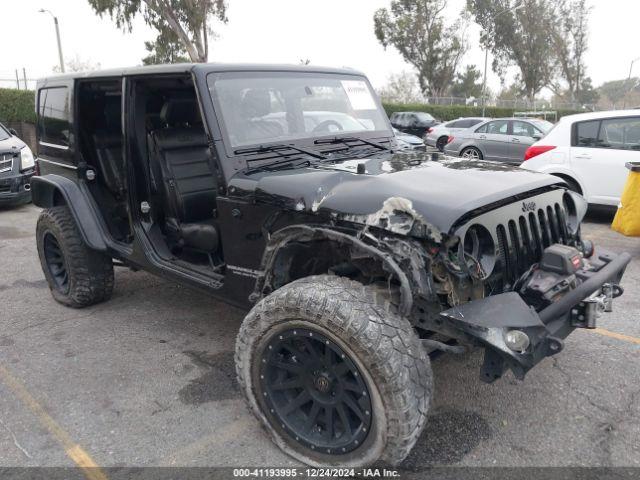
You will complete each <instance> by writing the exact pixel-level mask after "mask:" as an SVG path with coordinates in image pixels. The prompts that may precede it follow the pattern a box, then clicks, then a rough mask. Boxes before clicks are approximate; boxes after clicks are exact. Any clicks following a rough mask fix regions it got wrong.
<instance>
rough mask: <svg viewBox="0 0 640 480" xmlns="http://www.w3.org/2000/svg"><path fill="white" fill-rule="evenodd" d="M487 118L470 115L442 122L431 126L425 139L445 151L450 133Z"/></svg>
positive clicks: (469, 126)
mask: <svg viewBox="0 0 640 480" xmlns="http://www.w3.org/2000/svg"><path fill="white" fill-rule="evenodd" d="M485 120H487V118H483V117H468V118H458V119H456V120H452V121H450V122H447V123H441V124H440V125H436V126H434V127H431V128H429V129H428V130H427V132H428V133H427V135H426V137H425V139H424V140H425V142H426V144H427V145H429V146H430V147H436V148H437V149H438V150H440V151H441V152H443V151H444V147H445V145H446V144H447V140H448V138H449V136H450V135H453V133H454V132H459V131H460V130H466V129H467V128H471V127H473V126H474V125H478V124H479V123H481V122H484V121H485Z"/></svg>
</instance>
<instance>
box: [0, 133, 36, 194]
mask: <svg viewBox="0 0 640 480" xmlns="http://www.w3.org/2000/svg"><path fill="white" fill-rule="evenodd" d="M34 173H35V159H34V157H33V153H32V152H31V149H30V148H29V147H28V146H27V144H26V143H24V142H23V141H22V140H20V139H19V138H18V137H17V135H16V132H15V130H12V129H9V128H6V127H5V126H4V125H2V124H1V123H0V205H18V204H21V203H29V202H30V201H31V191H30V183H29V181H30V179H31V177H32V176H33V174H34Z"/></svg>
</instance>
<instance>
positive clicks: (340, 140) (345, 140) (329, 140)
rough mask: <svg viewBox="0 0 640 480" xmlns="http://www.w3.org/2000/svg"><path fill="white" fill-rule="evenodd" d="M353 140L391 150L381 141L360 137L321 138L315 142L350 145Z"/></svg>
mask: <svg viewBox="0 0 640 480" xmlns="http://www.w3.org/2000/svg"><path fill="white" fill-rule="evenodd" d="M353 142H362V143H364V144H365V145H371V146H372V147H376V148H379V149H380V150H391V148H389V147H386V146H384V145H381V144H380V143H377V142H372V141H371V140H365V139H364V138H358V137H333V138H321V139H319V140H316V141H315V142H313V143H315V144H316V145H328V144H336V143H344V144H345V145H347V146H349V144H350V143H353Z"/></svg>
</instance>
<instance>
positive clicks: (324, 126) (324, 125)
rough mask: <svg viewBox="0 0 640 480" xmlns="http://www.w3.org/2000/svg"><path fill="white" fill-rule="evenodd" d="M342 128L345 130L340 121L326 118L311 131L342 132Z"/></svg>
mask: <svg viewBox="0 0 640 480" xmlns="http://www.w3.org/2000/svg"><path fill="white" fill-rule="evenodd" d="M332 127H333V128H332ZM342 130H344V128H343V127H342V125H340V123H338V122H336V121H335V120H325V121H324V122H320V123H319V124H318V125H316V126H315V128H314V129H313V130H312V131H311V133H320V132H341V131H342Z"/></svg>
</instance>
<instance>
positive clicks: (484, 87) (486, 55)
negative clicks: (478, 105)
mask: <svg viewBox="0 0 640 480" xmlns="http://www.w3.org/2000/svg"><path fill="white" fill-rule="evenodd" d="M488 60H489V47H488V46H487V47H485V49H484V80H482V117H484V108H485V104H486V103H487V100H486V98H485V95H486V94H487V62H488Z"/></svg>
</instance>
